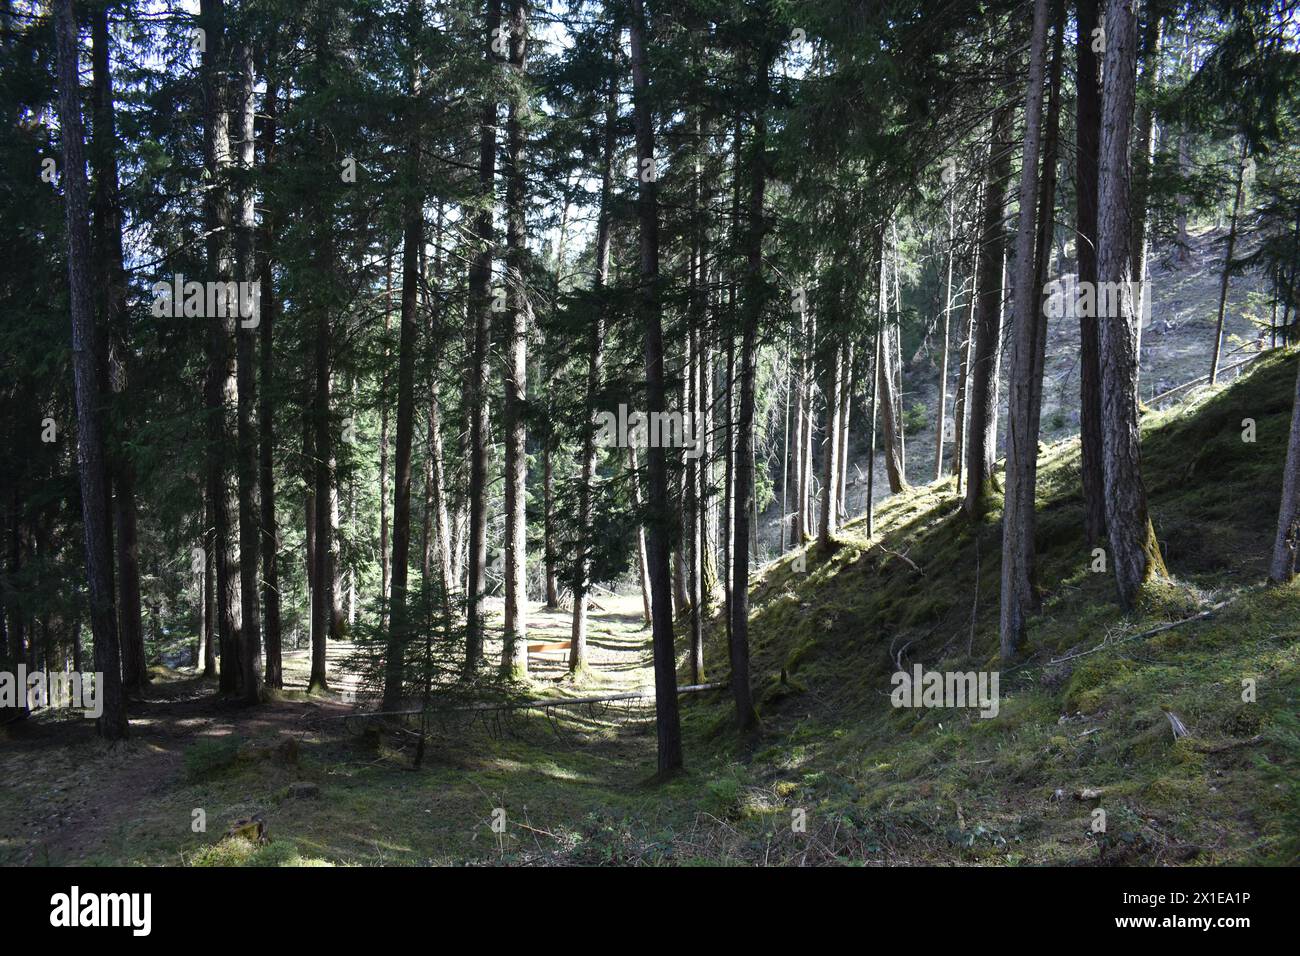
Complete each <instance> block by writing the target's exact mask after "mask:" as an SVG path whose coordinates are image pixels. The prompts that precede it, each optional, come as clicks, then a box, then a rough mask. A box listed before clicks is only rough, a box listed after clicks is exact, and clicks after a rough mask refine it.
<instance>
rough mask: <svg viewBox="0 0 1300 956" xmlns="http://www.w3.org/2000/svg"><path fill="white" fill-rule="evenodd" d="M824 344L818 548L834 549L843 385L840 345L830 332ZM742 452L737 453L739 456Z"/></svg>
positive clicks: (824, 549)
mask: <svg viewBox="0 0 1300 956" xmlns="http://www.w3.org/2000/svg"><path fill="white" fill-rule="evenodd" d="M826 339H827V340H826V341H825V342H823V343H822V363H821V364H822V395H823V396H824V397H825V399H826V431H825V436H826V437H825V440H824V443H823V446H822V447H823V451H822V513H821V518H820V520H819V521H818V524H817V546H818V547H819V548H821V549H822V550H823V551H827V550H829V549H830V547H831V540H832V538H833V536H834V534H835V529H836V525H837V522H836V519H837V516H838V515H839V513H840V508H839V489H840V479H839V468H840V465H839V460H840V389H841V388H842V383H841V380H840V376H841V371H842V368H841V364H840V347H839V342H838V341H837V340H836V339H835V338H833V337H832V333H831V331H830V330H829V329H828V330H827V334H826ZM739 454H740V452H739V450H737V455H739Z"/></svg>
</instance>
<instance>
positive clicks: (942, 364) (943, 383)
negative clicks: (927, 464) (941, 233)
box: [934, 189, 957, 481]
mask: <svg viewBox="0 0 1300 956" xmlns="http://www.w3.org/2000/svg"><path fill="white" fill-rule="evenodd" d="M955 203H956V190H955V189H954V191H953V193H952V194H951V195H949V196H948V280H947V284H946V286H945V292H944V300H943V349H942V351H941V352H940V355H939V402H938V412H939V414H938V415H937V416H935V417H936V427H935V437H934V480H935V481H939V480H940V479H942V478H943V440H944V439H943V432H944V428H945V427H946V426H947V422H948V419H947V415H948V323H949V318H950V316H951V315H952V265H953V259H954V258H956V255H957V247H956V245H955V244H954V242H953V206H954V205H955Z"/></svg>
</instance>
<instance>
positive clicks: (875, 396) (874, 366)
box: [867, 265, 884, 538]
mask: <svg viewBox="0 0 1300 956" xmlns="http://www.w3.org/2000/svg"><path fill="white" fill-rule="evenodd" d="M881 270H882V275H883V270H884V266H883V265H882V266H881ZM873 338H874V343H873V345H872V352H871V437H870V441H869V443H868V445H869V450H868V453H867V454H868V457H867V537H868V538H870V537H872V536H873V535H874V534H875V533H876V418H877V415H878V413H879V411H880V408H879V406H880V353H881V351H882V349H883V347H884V345H883V340H882V338H881V330H880V328H877V329H876V334H875V336H874V337H873Z"/></svg>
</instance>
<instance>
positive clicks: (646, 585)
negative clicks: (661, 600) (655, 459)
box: [627, 444, 653, 624]
mask: <svg viewBox="0 0 1300 956" xmlns="http://www.w3.org/2000/svg"><path fill="white" fill-rule="evenodd" d="M627 464H628V480H629V481H631V482H632V507H634V508H635V509H636V512H637V514H640V513H641V509H642V508H643V506H644V502H643V498H642V495H641V477H640V473H639V471H638V466H637V460H636V449H635V448H633V447H632V446H631V445H630V444H629V445H628V449H627ZM636 557H637V571H638V577H639V578H640V579H641V605H642V615H643V616H644V618H645V622H646V624H650V623H651V622H652V620H653V617H652V615H651V613H650V565H649V562H648V559H647V557H646V542H645V525H643V524H641V523H640V522H638V523H637V528H636Z"/></svg>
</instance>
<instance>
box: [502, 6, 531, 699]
mask: <svg viewBox="0 0 1300 956" xmlns="http://www.w3.org/2000/svg"><path fill="white" fill-rule="evenodd" d="M527 41H528V9H527V3H526V0H511V5H510V69H511V71H512V72H514V73H515V74H516V75H515V83H516V91H517V92H516V95H514V96H512V97H511V99H510V108H509V113H508V116H507V119H506V272H507V276H506V294H507V297H508V298H507V301H508V309H507V313H506V328H505V376H504V380H505V414H504V421H503V426H504V430H505V446H506V449H505V452H506V454H505V458H506V462H505V470H506V474H505V479H506V480H505V512H506V541H505V574H506V581H505V597H506V602H505V604H506V606H505V634H504V639H503V641H502V650H501V673H502V675H503V676H505V677H509V678H513V679H515V680H522V679H524V678H525V677H527V676H528V565H527V552H528V500H527V497H528V496H527V487H526V486H527V481H528V448H527V445H528V431H527V426H526V424H525V411H526V407H527V403H528V319H529V314H530V313H531V311H532V307H531V306H530V304H529V301H528V290H527V288H526V286H525V279H524V273H525V268H524V257H525V255H526V249H525V248H524V241H525V238H526V236H525V229H526V223H525V221H524V206H525V204H526V203H527V201H528V193H527V188H528V183H527V180H526V173H525V170H524V129H523V119H524V113H525V112H526V111H527V109H528V99H527V94H526V93H525V92H523V90H522V85H523V82H524V71H525V69H526V61H525V57H526V55H527Z"/></svg>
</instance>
